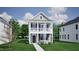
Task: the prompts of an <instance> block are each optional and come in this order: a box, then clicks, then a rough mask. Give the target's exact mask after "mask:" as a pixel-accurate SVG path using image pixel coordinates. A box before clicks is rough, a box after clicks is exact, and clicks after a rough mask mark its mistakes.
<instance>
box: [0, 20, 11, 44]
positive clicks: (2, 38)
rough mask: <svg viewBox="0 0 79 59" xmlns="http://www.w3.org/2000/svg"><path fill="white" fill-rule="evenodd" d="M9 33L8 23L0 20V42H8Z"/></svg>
mask: <svg viewBox="0 0 79 59" xmlns="http://www.w3.org/2000/svg"><path fill="white" fill-rule="evenodd" d="M1 20H3V19H1ZM7 33H8V34H7ZM11 34H12V33H11V27H9V25H7V24H5V23H4V22H2V21H0V44H5V43H8V42H10V39H11Z"/></svg>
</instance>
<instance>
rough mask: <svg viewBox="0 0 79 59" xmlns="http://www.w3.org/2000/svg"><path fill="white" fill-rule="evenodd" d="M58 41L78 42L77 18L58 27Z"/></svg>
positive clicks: (78, 24) (78, 19)
mask: <svg viewBox="0 0 79 59" xmlns="http://www.w3.org/2000/svg"><path fill="white" fill-rule="evenodd" d="M60 41H68V42H79V17H77V18H75V19H74V20H71V21H69V22H67V23H65V24H64V25H62V26H61V27H60Z"/></svg>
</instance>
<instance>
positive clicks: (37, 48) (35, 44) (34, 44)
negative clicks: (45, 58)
mask: <svg viewBox="0 0 79 59" xmlns="http://www.w3.org/2000/svg"><path fill="white" fill-rule="evenodd" d="M33 46H34V47H35V49H36V50H37V51H44V49H43V48H41V47H40V46H39V45H38V44H37V43H33Z"/></svg>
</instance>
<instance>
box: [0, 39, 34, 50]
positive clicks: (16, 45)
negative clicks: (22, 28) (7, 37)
mask: <svg viewBox="0 0 79 59" xmlns="http://www.w3.org/2000/svg"><path fill="white" fill-rule="evenodd" d="M0 51H35V48H34V47H33V45H32V44H28V42H26V40H22V39H21V40H20V39H17V40H16V41H14V42H12V43H11V44H10V48H9V47H8V44H4V45H0Z"/></svg>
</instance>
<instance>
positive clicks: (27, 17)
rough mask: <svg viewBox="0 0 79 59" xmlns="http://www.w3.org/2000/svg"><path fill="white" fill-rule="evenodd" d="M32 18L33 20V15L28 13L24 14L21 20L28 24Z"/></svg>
mask: <svg viewBox="0 0 79 59" xmlns="http://www.w3.org/2000/svg"><path fill="white" fill-rule="evenodd" d="M32 18H33V15H32V14H31V13H30V12H28V13H25V15H24V17H23V20H24V21H25V22H26V23H27V24H28V22H29V20H30V19H32Z"/></svg>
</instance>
